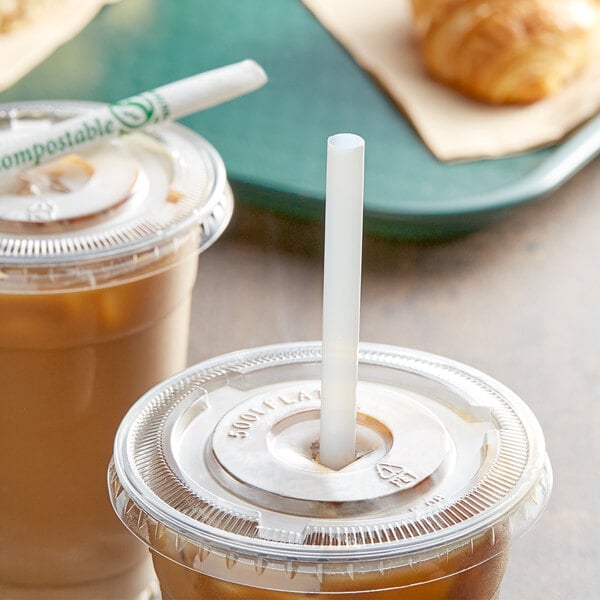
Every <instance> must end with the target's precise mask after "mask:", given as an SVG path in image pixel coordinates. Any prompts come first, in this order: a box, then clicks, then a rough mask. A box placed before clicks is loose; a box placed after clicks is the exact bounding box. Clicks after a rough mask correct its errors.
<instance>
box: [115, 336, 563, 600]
mask: <svg viewBox="0 0 600 600" xmlns="http://www.w3.org/2000/svg"><path fill="white" fill-rule="evenodd" d="M321 358H322V357H321V344H316V343H315V344H311V343H302V344H286V345H277V346H270V347H264V348H257V349H251V350H247V351H241V352H238V353H234V354H229V355H226V356H222V357H218V358H215V359H213V360H210V361H207V362H204V363H202V364H199V365H197V366H194V367H192V368H190V369H188V370H186V371H184V372H183V373H181V374H179V375H176V376H174V377H172V378H170V379H168V380H166V381H165V382H164V383H162V384H160V385H159V386H157V387H155V388H154V389H153V390H151V391H150V392H148V393H147V394H146V395H145V396H143V397H142V398H141V400H139V402H138V403H137V404H135V406H134V407H133V408H132V409H131V410H130V411H129V413H128V414H127V416H126V418H125V419H124V421H123V423H122V424H121V426H120V428H119V431H118V434H117V437H116V441H115V448H114V456H113V463H112V465H111V468H110V472H109V487H110V493H111V499H112V502H113V506H114V508H115V510H116V512H117V514H118V515H119V517H120V518H121V520H122V521H123V523H124V524H125V525H126V526H127V528H129V530H130V531H131V532H132V533H133V534H134V535H135V536H137V537H138V538H139V539H140V540H142V541H143V542H144V543H145V544H147V545H148V547H149V548H150V550H151V551H152V556H153V560H154V566H155V569H156V572H157V575H158V578H159V581H160V588H161V592H162V598H163V600H181V599H186V600H192V599H193V600H217V599H218V600H221V599H227V600H234V599H244V600H251V599H256V600H275V599H277V600H288V599H289V600H292V599H294V598H298V599H300V598H305V597H307V595H308V597H314V598H323V599H324V598H326V597H332V598H334V597H336V598H348V599H350V598H355V597H357V598H363V597H364V598H372V599H373V600H375V599H377V600H384V599H388V598H389V599H390V600H391V599H394V600H405V599H406V600H492V599H496V598H498V594H499V589H500V585H501V581H502V577H503V575H504V571H505V567H506V564H507V560H508V559H509V556H510V547H511V544H512V543H513V542H514V541H515V540H516V539H517V538H518V537H519V536H521V535H522V534H523V533H524V532H525V531H526V530H527V529H529V528H530V527H531V525H532V524H533V523H534V522H535V521H536V519H537V518H538V517H539V516H540V514H541V512H542V511H543V509H544V507H545V505H546V502H547V500H548V497H549V494H550V489H551V485H552V475H551V469H550V465H549V462H548V458H547V455H546V451H545V447H544V438H543V435H542V431H541V429H540V426H539V424H538V422H537V420H536V419H535V417H534V415H533V414H532V412H531V411H530V410H529V408H528V407H527V406H526V405H525V404H524V402H523V401H522V400H520V399H519V398H518V397H517V396H516V395H515V394H514V393H512V392H511V391H510V390H509V389H507V388H506V387H505V386H503V385H501V384H500V383H498V382H497V381H495V380H494V379H492V378H490V377H488V376H486V375H484V374H482V373H480V372H478V371H476V370H475V369H472V368H470V367H467V366H465V365H462V364H459V363H457V362H454V361H451V360H448V359H445V358H441V357H439V356H434V355H431V354H427V353H423V352H418V351H413V350H408V349H404V348H399V347H392V346H384V345H375V344H372V345H369V344H364V345H361V347H360V352H359V370H358V384H357V388H356V390H357V391H356V396H357V413H356V415H357V417H356V418H357V425H356V455H355V458H354V460H353V461H352V462H350V463H349V464H348V465H346V466H345V467H343V468H341V469H337V470H332V469H329V468H327V467H325V466H323V465H322V464H321V461H320V447H319V429H320V414H319V413H320V408H321V399H320V395H321Z"/></svg>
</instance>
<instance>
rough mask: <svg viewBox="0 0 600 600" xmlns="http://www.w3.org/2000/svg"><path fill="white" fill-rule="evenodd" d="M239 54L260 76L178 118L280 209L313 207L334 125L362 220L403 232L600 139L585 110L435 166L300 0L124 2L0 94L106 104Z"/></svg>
mask: <svg viewBox="0 0 600 600" xmlns="http://www.w3.org/2000/svg"><path fill="white" fill-rule="evenodd" d="M244 58H254V59H255V60H257V61H258V62H259V63H261V64H262V65H263V66H264V68H265V70H266V71H267V73H268V74H269V77H270V82H269V84H268V85H267V86H266V87H265V88H263V89H262V90H260V91H258V92H256V93H254V94H252V95H250V96H247V97H244V98H240V99H237V100H235V101H233V102H230V103H228V104H225V105H222V106H219V107H216V108H213V109H211V110H208V111H206V112H204V113H200V114H197V115H193V116H190V117H188V118H186V119H184V121H183V122H184V123H185V124H186V125H188V126H189V127H191V128H192V129H195V130H196V131H198V132H199V133H201V134H202V135H203V136H205V137H206V138H207V139H208V140H210V141H211V142H212V143H213V144H214V145H215V146H216V147H217V149H218V150H219V152H220V153H221V154H222V156H223V158H224V160H225V163H226V165H227V169H228V172H229V177H230V179H231V180H232V182H233V186H234V189H235V192H236V196H237V199H238V201H240V202H246V203H251V204H254V205H259V206H262V207H266V208H268V209H269V210H274V211H278V212H282V213H285V214H289V215H295V216H300V217H310V218H320V217H321V216H322V214H323V196H324V189H325V155H326V139H327V137H328V136H329V135H331V134H334V133H339V132H345V131H350V132H353V133H357V134H359V135H361V136H363V137H364V138H365V140H366V143H367V154H366V173H365V212H366V222H365V228H366V229H367V230H369V231H371V232H375V233H379V234H383V235H387V236H393V237H397V238H411V239H415V238H420V239H426V238H427V239H431V238H444V237H449V236H454V235H458V234H462V233H466V232H469V231H472V230H474V229H477V228H479V227H482V226H484V225H486V224H488V223H489V222H490V221H492V220H494V219H497V218H498V217H499V216H501V215H502V213H503V212H504V211H506V210H507V209H509V208H510V207H512V206H515V205H517V204H519V203H522V202H525V201H527V200H530V199H532V198H535V197H538V196H540V195H542V194H545V193H547V192H550V191H551V190H553V189H555V188H556V187H557V186H558V185H560V184H561V183H562V182H564V181H565V180H566V179H567V178H568V177H570V176H571V175H572V174H573V173H575V172H576V171H577V170H578V169H579V168H581V167H582V166H583V165H584V164H585V163H586V162H588V161H589V160H591V158H592V157H593V156H595V154H596V152H597V150H598V147H599V146H600V121H591V122H590V123H588V124H587V125H586V126H585V127H584V128H582V129H581V130H580V131H579V132H578V133H577V134H576V135H574V136H572V137H571V139H570V140H568V141H567V142H565V143H563V144H562V145H560V146H556V147H554V148H546V149H543V150H538V151H535V152H529V153H525V154H521V155H519V156H513V157H509V158H502V159H494V160H484V161H475V162H468V163H460V164H444V163H441V162H439V161H438V160H437V159H436V158H435V157H433V155H432V154H431V153H430V152H429V151H428V150H427V149H426V148H425V146H424V145H423V143H422V142H421V140H420V138H419V137H418V135H417V134H416V132H415V131H414V129H413V128H412V126H411V125H410V123H408V121H407V120H406V119H405V118H404V117H403V116H402V115H401V113H400V112H399V111H398V109H397V108H396V106H395V105H394V104H393V102H392V101H391V100H390V99H389V98H388V97H387V96H386V94H385V93H383V92H382V90H381V89H380V88H379V87H378V86H377V84H375V83H374V82H373V80H372V79H371V78H370V77H369V76H368V75H367V74H366V73H365V72H364V71H362V70H361V69H360V68H359V67H357V66H356V64H355V63H354V61H353V60H352V58H351V57H350V56H349V55H348V54H347V52H346V51H345V50H344V49H343V48H342V47H341V46H340V45H339V44H338V43H337V42H336V41H335V40H334V39H333V38H332V37H331V36H330V35H329V33H328V32H327V31H326V30H325V29H323V27H322V26H321V25H320V24H319V23H318V22H317V21H316V20H315V19H314V17H313V16H312V15H311V13H309V12H308V11H307V10H306V8H304V6H303V5H302V4H301V2H300V1H299V0H216V1H215V0H212V1H208V0H177V2H168V1H164V0H123V1H122V2H121V3H119V4H116V5H113V6H109V7H107V8H105V9H104V10H103V11H102V12H101V13H100V14H99V15H98V17H97V18H96V19H95V20H94V21H93V22H92V23H91V24H90V25H89V26H88V27H87V28H86V29H85V30H84V31H83V32H82V33H81V34H80V35H79V36H77V37H76V38H75V39H73V40H72V41H70V42H69V43H68V44H66V45H65V46H63V47H61V48H59V49H58V51H56V52H55V53H54V54H53V55H52V56H51V57H50V58H49V59H47V60H46V61H45V62H44V63H43V64H41V65H40V66H39V67H37V68H36V69H35V70H34V71H32V72H31V73H30V74H29V75H27V76H26V77H25V78H24V79H22V80H21V81H20V82H19V83H17V84H16V85H14V86H13V87H12V88H10V89H9V90H7V91H5V92H4V93H2V94H0V102H9V101H13V100H31V99H43V98H51V99H58V98H60V99H85V100H105V101H114V100H118V99H120V98H124V97H126V96H129V95H132V94H134V93H137V92H140V91H143V90H146V89H150V88H153V87H156V86H158V85H161V84H164V83H167V82H168V81H172V80H174V79H178V78H182V77H186V76H188V75H192V74H195V73H197V72H200V71H203V70H207V69H211V68H214V67H217V66H221V65H224V64H227V63H231V62H236V61H238V60H241V59H244Z"/></svg>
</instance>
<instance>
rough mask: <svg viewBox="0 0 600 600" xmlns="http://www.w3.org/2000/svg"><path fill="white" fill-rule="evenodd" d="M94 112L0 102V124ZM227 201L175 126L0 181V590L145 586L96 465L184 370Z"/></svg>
mask: <svg viewBox="0 0 600 600" xmlns="http://www.w3.org/2000/svg"><path fill="white" fill-rule="evenodd" d="M92 106H93V105H92ZM89 108H90V105H88V104H79V103H53V102H47V103H30V104H20V105H17V106H14V105H11V106H0V134H1V135H7V136H12V135H15V136H16V135H19V134H20V132H21V131H30V130H34V129H36V128H43V127H46V126H47V125H48V124H49V123H51V122H54V121H56V120H58V119H63V118H66V117H68V116H71V115H74V114H78V113H81V112H84V111H86V110H88V109H89ZM130 110H133V107H130ZM80 133H81V136H83V137H85V136H88V137H89V136H99V135H101V129H100V125H98V126H97V127H92V126H89V127H88V128H87V130H84V129H82V130H81V132H80ZM62 142H64V143H67V142H68V140H66V139H65V140H62ZM60 143H61V140H57V141H56V144H57V145H58V144H60ZM56 147H58V146H56ZM52 148H54V146H48V148H47V150H48V151H50V150H52ZM5 158H6V157H5ZM10 159H11V160H13V161H16V160H19V156H18V155H15V156H13V157H10ZM232 209H233V199H232V196H231V192H230V190H229V187H228V185H227V181H226V176H225V169H224V166H223V163H222V161H221V159H220V157H219V155H218V154H217V152H216V151H215V150H214V149H213V148H212V146H210V144H208V143H207V142H206V141H205V140H204V139H202V138H201V137H200V136H198V135H196V134H194V133H193V132H191V131H190V130H187V129H186V128H184V127H182V126H180V125H176V124H170V125H163V126H161V127H159V128H156V129H155V130H154V131H153V132H152V133H144V134H136V135H131V136H128V137H124V138H121V139H117V140H113V141H112V142H109V143H105V144H103V145H100V146H98V147H97V148H95V149H93V150H90V151H87V152H85V153H84V154H82V155H80V156H74V155H71V156H67V157H64V158H62V159H60V160H58V161H56V162H53V163H48V164H45V165H42V166H40V167H38V168H36V169H33V170H30V171H27V172H25V173H22V174H20V175H17V176H15V177H12V178H8V179H3V180H2V181H1V182H0V234H1V237H0V392H1V394H2V397H1V400H0V405H1V412H2V425H1V435H0V471H1V472H2V477H0V546H1V547H2V548H3V551H2V553H1V554H0V597H2V598H10V599H11V600H14V599H17V600H18V599H21V598H24V599H25V598H35V599H37V598H41V597H43V598H45V599H52V598H58V599H60V600H65V599H67V598H73V599H77V600H85V599H86V598H92V599H94V600H98V599H99V598H119V600H133V599H136V600H137V599H141V598H147V597H148V594H150V593H151V586H152V585H153V584H154V582H155V579H154V574H153V572H152V568H151V565H150V561H149V559H148V553H147V551H146V549H145V548H144V546H143V545H142V544H139V543H138V542H137V541H136V540H134V539H133V538H132V537H131V536H130V535H128V533H127V532H126V531H124V530H123V527H122V526H121V524H120V523H119V521H118V519H116V518H115V515H114V513H113V511H112V509H111V506H110V502H109V500H108V498H107V495H106V484H105V479H106V466H107V464H108V462H109V460H110V456H111V450H112V443H113V440H114V435H115V431H116V429H117V426H118V424H119V422H120V420H121V419H122V417H123V416H124V414H125V413H126V411H127V410H128V408H129V407H130V406H131V404H132V403H133V402H134V401H135V400H136V399H137V398H138V397H139V396H140V394H142V393H143V392H144V391H146V390H147V389H148V388H149V387H151V386H152V385H154V384H156V383H157V382H159V381H160V380H162V379H164V378H165V377H168V376H170V375H172V374H173V373H175V372H177V371H179V370H181V369H183V368H184V367H185V365H186V353H187V339H188V327H189V317H190V304H191V299H192V289H193V286H194V283H195V281H196V275H197V266H198V254H199V252H200V251H202V250H204V249H205V248H206V247H207V246H208V245H210V244H211V243H212V242H213V241H214V240H215V239H216V238H217V237H218V236H219V235H220V233H221V232H222V231H223V229H224V228H225V227H226V225H227V223H228V222H229V218H230V216H231V213H232Z"/></svg>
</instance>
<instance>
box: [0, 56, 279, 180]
mask: <svg viewBox="0 0 600 600" xmlns="http://www.w3.org/2000/svg"><path fill="white" fill-rule="evenodd" d="M266 81H267V76H266V74H265V72H264V71H263V69H262V68H261V67H260V65H258V64H257V63H256V62H254V61H253V60H245V61H242V62H239V63H234V64H232V65H228V66H225V67H221V68H219V69H214V70H212V71H206V72H205V73H200V74H199V75H194V76H193V77H188V78H186V79H182V80H180V81H175V82H173V83H169V84H167V85H164V86H162V87H159V88H156V89H154V90H151V91H149V92H144V93H142V94H139V95H137V96H132V97H130V98H127V99H125V100H122V101H120V102H117V103H116V104H111V105H107V106H103V107H102V108H99V109H98V110H95V111H90V112H89V113H86V114H84V115H82V116H79V117H74V118H72V119H68V120H66V121H62V122H60V123H56V124H54V125H52V126H50V127H48V128H45V129H40V130H38V131H36V132H35V133H23V134H21V135H15V134H14V133H13V134H11V135H10V136H7V137H5V138H3V139H1V140H0V177H5V176H10V175H14V174H16V173H19V172H20V171H23V170H25V169H28V168H31V167H35V166H37V165H39V164H40V163H42V162H45V161H48V160H53V159H55V158H58V157H59V156H62V155H65V154H71V153H74V152H78V151H80V150H82V149H84V148H86V147H89V146H92V145H95V144H98V143H99V142H101V141H105V140H107V139H110V138H112V137H116V136H120V135H124V134H127V133H130V132H132V131H137V130H139V129H144V128H147V127H151V126H153V125H156V124H157V123H160V122H161V121H165V120H168V119H179V118H181V117H184V116H185V115H189V114H192V113H195V112H198V111H201V110H204V109H206V108H210V107H212V106H215V105H217V104H221V103H223V102H226V101H228V100H232V99H233V98H237V97H238V96H241V95H243V94H247V93H249V92H252V91H254V90H256V89H258V88H259V87H261V86H263V85H264V84H265V83H266Z"/></svg>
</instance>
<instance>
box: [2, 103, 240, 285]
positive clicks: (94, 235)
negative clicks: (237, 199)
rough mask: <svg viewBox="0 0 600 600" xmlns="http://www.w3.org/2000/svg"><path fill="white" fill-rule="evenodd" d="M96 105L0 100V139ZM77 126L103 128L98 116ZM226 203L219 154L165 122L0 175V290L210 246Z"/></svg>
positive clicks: (69, 281)
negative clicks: (95, 120) (93, 123)
mask: <svg viewBox="0 0 600 600" xmlns="http://www.w3.org/2000/svg"><path fill="white" fill-rule="evenodd" d="M95 106H97V104H94V103H85V102H54V101H48V102H30V103H17V104H10V105H8V104H0V142H1V140H2V138H3V137H15V136H18V135H20V134H21V133H22V132H31V131H34V130H35V129H36V128H44V127H48V126H49V125H51V124H52V123H53V122H54V121H57V120H61V119H65V118H68V117H70V116H74V115H76V114H80V113H82V112H85V111H87V110H90V109H91V108H94V107H95ZM79 134H80V135H81V136H84V137H85V136H87V137H88V138H91V137H101V136H102V131H101V125H100V124H98V126H97V127H96V128H94V127H93V126H86V128H85V130H84V129H82V130H81V132H78V135H79ZM58 143H60V140H59V141H58V142H57V144H58ZM64 143H68V140H64ZM0 154H1V153H0ZM3 159H6V160H10V161H12V162H14V161H18V157H15V156H12V157H11V156H9V157H3ZM232 211H233V198H232V195H231V191H230V189H229V186H228V184H227V179H226V173H225V167H224V165H223V161H222V160H221V157H220V156H219V154H218V153H217V151H216V150H215V149H214V148H213V147H212V146H211V145H210V144H209V143H208V142H207V141H206V140H204V139H203V138H202V137H200V136H199V135H197V134H195V133H194V132H192V131H191V130H189V129H187V128H185V127H183V126H181V125H179V124H176V123H168V124H162V125H159V126H157V127H155V128H153V129H152V131H151V132H150V131H147V132H144V133H135V134H131V135H128V136H125V137H121V138H116V139H112V140H107V141H105V142H103V143H101V144H99V145H97V146H95V147H94V148H92V149H89V150H87V151H82V152H81V153H79V154H77V155H75V154H72V155H67V156H64V157H62V158H58V159H56V160H55V161H53V162H49V163H45V164H41V165H39V166H37V167H35V168H33V169H29V170H27V171H24V172H23V173H20V174H18V175H17V176H14V177H5V178H3V179H2V180H0V265H1V267H2V272H1V275H2V276H1V277H0V291H4V290H8V291H12V290H19V291H28V290H31V289H38V288H40V287H54V288H60V287H61V286H66V287H73V286H78V285H84V286H88V285H90V284H92V285H97V284H101V283H102V282H103V281H109V280H110V279H112V278H114V277H115V276H123V275H124V274H127V273H128V272H129V271H132V272H133V271H137V270H139V269H140V267H141V266H142V267H143V268H144V269H146V270H148V269H149V268H152V267H151V265H152V263H156V266H157V268H159V265H160V264H161V263H163V262H164V260H163V259H165V257H167V256H168V255H170V254H172V253H174V252H177V251H178V250H180V249H181V247H182V246H186V247H189V249H190V251H197V250H203V249H204V248H206V247H208V246H209V245H210V244H211V243H212V242H213V241H214V240H215V239H216V238H217V237H218V236H219V235H220V234H221V232H222V231H223V230H224V228H225V227H226V226H227V224H228V222H229V219H230V217H231V214H232ZM190 236H192V237H193V238H194V239H193V240H192V241H189V240H190Z"/></svg>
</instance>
